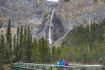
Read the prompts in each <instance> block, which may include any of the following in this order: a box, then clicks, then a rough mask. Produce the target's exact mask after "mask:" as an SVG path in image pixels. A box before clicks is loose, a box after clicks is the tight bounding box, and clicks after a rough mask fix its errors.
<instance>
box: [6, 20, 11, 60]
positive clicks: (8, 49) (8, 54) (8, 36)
mask: <svg viewBox="0 0 105 70" xmlns="http://www.w3.org/2000/svg"><path fill="white" fill-rule="evenodd" d="M6 57H7V60H8V61H11V57H12V35H11V20H10V19H9V21H8V26H7V31H6Z"/></svg>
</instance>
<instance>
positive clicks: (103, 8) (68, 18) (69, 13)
mask: <svg viewBox="0 0 105 70" xmlns="http://www.w3.org/2000/svg"><path fill="white" fill-rule="evenodd" d="M57 16H59V17H60V18H61V19H62V22H63V24H64V26H65V28H66V29H67V31H68V30H70V29H71V28H73V27H74V26H78V25H81V24H84V23H86V22H88V21H95V22H98V21H101V20H102V19H104V18H105V3H104V2H103V1H101V0H70V1H69V2H61V3H59V5H58V7H57Z"/></svg>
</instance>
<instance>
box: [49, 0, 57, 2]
mask: <svg viewBox="0 0 105 70" xmlns="http://www.w3.org/2000/svg"><path fill="white" fill-rule="evenodd" d="M47 1H53V2H58V1H59V0H47Z"/></svg>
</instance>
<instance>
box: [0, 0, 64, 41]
mask: <svg viewBox="0 0 105 70" xmlns="http://www.w3.org/2000/svg"><path fill="white" fill-rule="evenodd" d="M55 5H56V4H55V3H54V2H49V1H45V0H0V27H2V26H3V27H6V26H5V23H7V22H8V18H10V19H11V20H12V24H13V27H18V26H20V25H24V26H27V25H28V26H30V27H31V29H32V30H31V31H32V35H33V37H37V38H40V37H42V36H43V37H45V38H48V30H49V29H48V28H49V21H50V18H51V11H52V9H53V8H54V6H55ZM4 19H6V20H4ZM52 22H53V25H54V28H53V39H54V41H55V40H57V39H59V38H60V36H62V35H63V34H62V33H63V32H62V31H64V30H63V26H62V23H61V21H60V19H59V18H58V17H57V16H56V14H55V15H54V18H53V21H52Z"/></svg>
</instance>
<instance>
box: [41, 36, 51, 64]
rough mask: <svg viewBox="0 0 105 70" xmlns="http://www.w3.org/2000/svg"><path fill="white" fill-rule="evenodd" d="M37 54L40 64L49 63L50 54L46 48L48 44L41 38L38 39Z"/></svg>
mask: <svg viewBox="0 0 105 70" xmlns="http://www.w3.org/2000/svg"><path fill="white" fill-rule="evenodd" d="M39 52H40V58H41V62H42V63H50V62H51V53H50V49H49V46H48V42H47V40H45V39H44V38H43V37H42V38H41V39H39Z"/></svg>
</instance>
